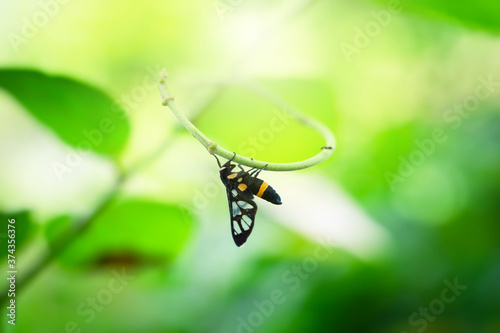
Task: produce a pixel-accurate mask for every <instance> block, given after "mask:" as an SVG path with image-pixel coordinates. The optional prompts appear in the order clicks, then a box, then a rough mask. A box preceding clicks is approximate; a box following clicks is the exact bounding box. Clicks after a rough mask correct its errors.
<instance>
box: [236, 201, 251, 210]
mask: <svg viewBox="0 0 500 333" xmlns="http://www.w3.org/2000/svg"><path fill="white" fill-rule="evenodd" d="M238 206H240V208H242V209H251V208H252V205H250V204H249V203H248V202H246V201H238Z"/></svg>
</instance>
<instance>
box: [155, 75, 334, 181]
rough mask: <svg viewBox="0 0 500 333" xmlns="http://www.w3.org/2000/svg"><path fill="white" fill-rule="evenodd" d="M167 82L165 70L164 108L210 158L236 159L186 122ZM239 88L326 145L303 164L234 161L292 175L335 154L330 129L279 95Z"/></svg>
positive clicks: (250, 87)
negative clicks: (277, 109) (276, 107)
mask: <svg viewBox="0 0 500 333" xmlns="http://www.w3.org/2000/svg"><path fill="white" fill-rule="evenodd" d="M166 78H167V72H166V70H163V71H162V72H161V73H160V82H159V88H160V94H161V97H162V104H163V105H166V106H168V107H169V108H170V110H171V111H172V113H173V114H174V115H175V117H176V118H177V119H178V120H179V122H180V123H181V125H182V126H184V127H185V128H186V129H187V130H188V131H189V133H191V135H193V136H194V137H195V138H196V139H197V140H198V141H199V142H200V143H201V144H202V145H203V146H204V147H205V148H207V150H208V151H209V153H210V154H216V155H219V156H221V157H224V158H226V159H230V158H232V157H233V155H234V153H233V152H231V151H229V150H227V149H224V148H222V147H221V146H219V145H218V144H217V143H216V142H215V141H213V140H211V139H209V138H208V137H207V136H206V135H205V134H203V133H202V132H201V131H200V130H199V129H198V128H197V127H196V126H194V125H193V123H191V122H190V121H189V119H187V118H186V116H185V115H184V114H183V113H181V112H180V111H179V109H177V106H176V105H175V103H174V98H173V97H172V95H171V94H170V92H169V90H168V89H167V85H166ZM222 84H225V83H222ZM236 84H237V85H240V86H241V87H243V88H246V89H248V90H250V91H252V92H254V93H255V94H257V95H259V96H261V97H263V98H265V99H267V100H269V101H270V102H272V103H273V104H275V105H277V106H279V107H280V108H281V110H283V111H284V112H285V113H288V114H289V115H290V116H292V117H293V118H295V119H296V120H297V121H299V122H300V123H302V124H303V125H305V126H307V127H310V128H312V129H313V130H315V131H316V132H317V133H319V134H320V135H321V136H322V137H323V139H324V140H325V145H324V147H322V149H321V151H320V152H319V153H318V154H316V155H315V156H313V157H311V158H309V159H307V160H303V161H300V162H293V163H271V162H264V161H258V160H254V159H251V158H248V157H245V156H239V155H236V157H235V158H234V161H235V162H237V163H239V164H242V165H246V166H248V167H252V168H258V169H262V168H264V167H265V169H266V170H268V171H293V170H300V169H306V168H309V167H312V166H314V165H316V164H318V163H321V162H323V161H324V160H326V159H327V158H328V157H330V156H331V155H332V154H333V151H334V150H335V148H336V145H337V143H336V140H335V136H334V135H333V133H332V132H331V131H330V129H329V128H328V127H326V126H325V125H323V124H322V123H321V122H319V121H317V120H316V119H313V118H311V117H309V116H308V115H306V114H304V113H302V112H301V111H299V110H298V109H296V108H295V107H293V106H291V105H290V104H288V103H287V102H286V101H284V100H283V99H281V98H280V97H279V96H278V95H276V94H274V93H272V92H271V91H269V90H267V89H265V88H264V87H262V86H259V85H257V84H251V83H243V82H236Z"/></svg>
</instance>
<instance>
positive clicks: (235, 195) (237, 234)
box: [226, 186, 257, 247]
mask: <svg viewBox="0 0 500 333" xmlns="http://www.w3.org/2000/svg"><path fill="white" fill-rule="evenodd" d="M231 187H232V188H230V187H229V186H226V192H227V200H228V203H229V214H230V216H231V233H232V235H233V240H234V242H235V243H236V245H237V246H238V247H239V246H241V245H243V244H244V243H245V242H246V241H247V238H248V237H249V236H250V234H251V233H252V230H253V225H254V220H255V215H256V214H257V204H256V203H255V202H254V201H253V200H252V197H253V195H252V193H251V192H249V191H248V189H246V190H245V191H241V190H240V189H239V188H238V187H237V186H236V187H233V186H231Z"/></svg>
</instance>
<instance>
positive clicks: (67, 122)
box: [0, 69, 130, 156]
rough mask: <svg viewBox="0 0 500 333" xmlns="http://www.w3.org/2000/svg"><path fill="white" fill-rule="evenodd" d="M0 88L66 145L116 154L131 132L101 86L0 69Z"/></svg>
mask: <svg viewBox="0 0 500 333" xmlns="http://www.w3.org/2000/svg"><path fill="white" fill-rule="evenodd" d="M0 88H3V89H5V90H6V91H7V92H8V93H10V94H11V95H12V96H13V97H14V98H16V99H17V100H18V101H19V103H21V104H22V105H23V106H24V107H25V108H26V110H27V111H29V112H30V113H31V114H32V115H33V116H34V117H35V118H37V119H38V120H39V121H41V122H42V123H43V124H45V125H46V126H48V127H50V128H51V129H52V130H53V131H54V132H56V133H57V135H58V136H59V137H60V138H61V139H62V140H64V141H65V142H66V143H68V144H69V145H71V146H73V147H76V148H80V149H82V150H93V151H95V152H98V153H104V154H109V155H112V156H114V155H116V154H117V153H118V152H119V151H120V150H121V149H122V148H123V147H124V145H125V143H126V140H127V137H128V135H129V132H130V128H129V124H128V121H127V120H126V119H125V118H124V114H125V111H124V110H123V109H121V108H119V107H118V106H117V105H115V104H114V103H113V100H112V99H111V98H110V97H109V96H107V95H106V94H105V93H104V92H102V91H101V90H99V89H97V88H95V87H93V86H91V85H88V84H86V83H82V82H79V81H76V80H74V79H71V78H67V77H61V76H49V75H47V74H44V73H42V72H39V71H36V70H29V69H0Z"/></svg>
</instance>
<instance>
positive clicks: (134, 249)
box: [52, 200, 192, 267]
mask: <svg viewBox="0 0 500 333" xmlns="http://www.w3.org/2000/svg"><path fill="white" fill-rule="evenodd" d="M191 222H192V221H191V217H190V216H189V215H188V214H187V212H186V211H185V210H184V209H183V208H181V207H178V206H174V205H168V204H163V203H157V202H151V201H147V200H133V201H126V202H120V203H116V204H115V205H114V206H112V207H111V208H110V209H109V210H108V211H106V212H104V213H103V214H102V215H101V216H100V217H99V218H98V219H97V220H96V221H95V222H94V223H93V224H92V226H91V228H90V229H88V230H87V231H86V232H85V233H84V234H83V235H82V236H81V237H80V238H79V239H77V240H76V241H75V242H74V243H73V244H72V245H71V246H70V247H69V248H68V249H67V250H66V251H65V252H64V253H63V255H62V257H61V259H62V262H63V263H64V264H65V265H67V266H71V267H78V266H80V265H84V264H91V263H93V262H94V263H97V264H111V263H116V262H120V263H123V262H127V263H131V262H132V263H134V264H137V263H144V262H147V263H150V262H151V261H154V262H159V261H169V260H170V259H171V258H172V257H175V256H176V255H177V254H178V253H179V252H180V251H181V249H182V248H183V246H184V244H185V243H186V241H187V240H188V237H189V235H190V232H191V227H192V223H191ZM54 224H59V227H60V226H61V224H64V221H63V220H60V221H59V222H54ZM59 227H58V226H57V225H55V226H54V227H53V228H52V229H53V231H54V230H57V229H58V228H59Z"/></svg>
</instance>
